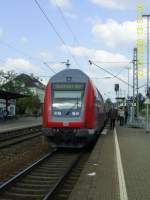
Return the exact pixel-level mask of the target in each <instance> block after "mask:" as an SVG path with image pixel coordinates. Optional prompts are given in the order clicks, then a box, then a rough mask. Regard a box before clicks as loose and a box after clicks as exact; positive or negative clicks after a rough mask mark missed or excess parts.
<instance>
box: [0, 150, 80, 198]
mask: <svg viewBox="0 0 150 200" xmlns="http://www.w3.org/2000/svg"><path fill="white" fill-rule="evenodd" d="M81 155H82V153H81V152H80V153H79V152H60V151H55V152H52V153H49V154H47V155H46V156H44V157H43V158H42V159H40V160H39V161H37V162H36V163H34V164H33V165H32V166H29V167H28V168H27V169H25V170H23V171H22V172H20V173H19V174H17V175H16V176H15V177H13V178H11V179H10V180H8V181H7V182H5V183H4V184H3V185H1V186H0V199H3V200H4V199H5V200H10V199H15V200H17V199H19V200H23V199H28V200H31V199H32V200H34V199H36V200H38V199H43V200H47V199H51V198H52V196H53V195H54V193H55V192H56V191H57V188H59V187H60V185H62V184H63V183H64V180H65V177H67V176H68V174H69V173H70V172H71V171H72V169H73V168H74V166H76V164H77V163H78V161H79V159H80V158H81Z"/></svg>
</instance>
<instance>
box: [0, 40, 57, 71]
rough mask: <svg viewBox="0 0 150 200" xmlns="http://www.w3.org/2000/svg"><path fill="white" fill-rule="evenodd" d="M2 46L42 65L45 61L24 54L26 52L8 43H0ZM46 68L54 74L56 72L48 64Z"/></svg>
mask: <svg viewBox="0 0 150 200" xmlns="http://www.w3.org/2000/svg"><path fill="white" fill-rule="evenodd" d="M0 44H1V45H3V46H6V47H8V48H10V49H13V50H15V51H16V52H18V53H20V54H22V55H24V56H25V57H28V59H30V60H34V61H38V62H40V63H41V62H42V63H43V60H42V59H39V58H34V57H33V56H31V55H29V54H27V53H26V52H24V51H22V50H19V49H18V48H16V47H14V46H12V45H11V44H9V43H7V42H3V41H0ZM2 62H5V61H2ZM51 63H56V62H51ZM46 67H48V68H49V69H50V70H51V71H53V73H54V70H53V69H52V68H51V67H50V66H49V65H48V64H47V66H46ZM55 73H56V72H55Z"/></svg>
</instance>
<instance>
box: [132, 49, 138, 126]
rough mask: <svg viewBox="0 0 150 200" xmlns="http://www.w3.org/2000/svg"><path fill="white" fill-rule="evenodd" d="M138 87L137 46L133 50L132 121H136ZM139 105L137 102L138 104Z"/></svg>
mask: <svg viewBox="0 0 150 200" xmlns="http://www.w3.org/2000/svg"><path fill="white" fill-rule="evenodd" d="M136 88H137V48H134V50H133V101H132V104H133V105H132V123H134V115H135V108H134V104H135V90H136ZM136 105H137V104H136Z"/></svg>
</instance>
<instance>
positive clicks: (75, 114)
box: [72, 111, 80, 116]
mask: <svg viewBox="0 0 150 200" xmlns="http://www.w3.org/2000/svg"><path fill="white" fill-rule="evenodd" d="M79 114H80V113H79V112H78V111H77V112H75V111H74V112H72V116H79Z"/></svg>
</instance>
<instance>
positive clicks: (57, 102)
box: [42, 69, 106, 148]
mask: <svg viewBox="0 0 150 200" xmlns="http://www.w3.org/2000/svg"><path fill="white" fill-rule="evenodd" d="M105 120H106V113H105V107H104V102H103V99H102V96H101V94H100V93H99V91H98V90H97V89H96V88H95V87H94V86H93V84H92V82H91V80H90V79H89V77H88V76H87V75H86V74H84V73H83V72H82V71H81V70H78V69H65V70H63V71H61V72H59V73H57V74H56V75H54V76H53V77H52V78H51V79H50V81H49V82H48V84H47V86H46V89H45V98H44V110H43V129H42V130H43V134H44V135H45V136H47V137H48V139H49V142H50V143H51V145H52V146H55V147H73V148H81V147H84V146H85V145H87V144H89V143H90V142H92V141H94V140H95V138H96V136H97V134H98V133H99V131H100V130H101V129H102V127H103V126H104V123H105Z"/></svg>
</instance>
